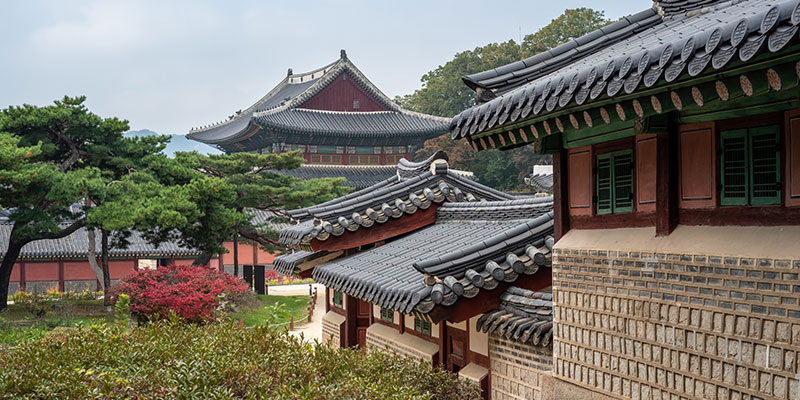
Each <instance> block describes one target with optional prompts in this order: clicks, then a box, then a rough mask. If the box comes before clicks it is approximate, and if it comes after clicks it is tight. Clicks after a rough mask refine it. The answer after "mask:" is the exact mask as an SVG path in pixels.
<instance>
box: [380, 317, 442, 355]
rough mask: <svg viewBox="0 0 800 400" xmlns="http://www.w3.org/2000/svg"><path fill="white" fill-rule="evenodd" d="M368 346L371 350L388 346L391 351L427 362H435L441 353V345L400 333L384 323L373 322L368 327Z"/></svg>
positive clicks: (384, 348) (383, 348)
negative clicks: (435, 358)
mask: <svg viewBox="0 0 800 400" xmlns="http://www.w3.org/2000/svg"><path fill="white" fill-rule="evenodd" d="M367 347H369V348H370V350H372V349H378V350H386V349H387V348H388V349H389V351H394V352H396V353H399V354H403V355H405V356H408V357H413V358H418V359H421V360H423V361H426V362H433V360H434V357H435V356H436V355H437V354H438V353H439V345H437V344H435V343H431V342H429V341H427V340H424V339H422V338H419V337H416V336H414V335H411V334H408V333H404V334H400V333H399V332H398V331H397V329H394V328H392V327H389V326H386V325H382V324H372V325H370V327H369V328H367Z"/></svg>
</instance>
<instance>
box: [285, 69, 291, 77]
mask: <svg viewBox="0 0 800 400" xmlns="http://www.w3.org/2000/svg"><path fill="white" fill-rule="evenodd" d="M286 76H292V69H291V68H289V70H288V71H286Z"/></svg>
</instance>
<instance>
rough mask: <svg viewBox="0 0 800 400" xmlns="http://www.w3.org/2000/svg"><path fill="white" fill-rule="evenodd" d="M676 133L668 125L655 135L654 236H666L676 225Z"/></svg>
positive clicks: (675, 126) (674, 128)
mask: <svg viewBox="0 0 800 400" xmlns="http://www.w3.org/2000/svg"><path fill="white" fill-rule="evenodd" d="M677 155H678V132H677V125H676V124H674V123H669V124H668V125H667V131H666V132H665V133H659V134H658V135H656V158H657V160H656V236H668V235H669V234H670V233H672V231H673V230H674V229H675V227H676V226H677V225H678V159H677Z"/></svg>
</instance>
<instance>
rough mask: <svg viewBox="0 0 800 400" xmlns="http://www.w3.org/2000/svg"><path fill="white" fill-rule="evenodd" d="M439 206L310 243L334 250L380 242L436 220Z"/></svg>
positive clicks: (317, 249) (323, 248)
mask: <svg viewBox="0 0 800 400" xmlns="http://www.w3.org/2000/svg"><path fill="white" fill-rule="evenodd" d="M437 208H439V204H436V203H433V204H431V206H430V207H428V208H427V209H426V210H423V209H417V212H415V213H414V214H410V215H409V214H405V215H403V216H401V217H400V218H397V219H394V218H391V217H389V218H390V220H389V221H386V222H384V223H382V224H379V223H377V222H376V223H375V224H374V225H372V226H371V227H369V228H364V227H359V228H358V229H357V230H355V231H353V232H350V231H347V230H346V231H345V232H344V233H342V235H341V236H333V235H331V236H330V237H328V239H327V240H319V239H312V240H311V243H309V245H310V246H311V248H312V249H313V250H314V251H320V250H327V251H330V252H333V251H338V250H347V249H354V248H356V247H359V246H364V245H367V244H372V243H375V242H379V241H381V240H385V239H389V238H392V237H395V236H398V235H402V234H405V233H408V232H413V231H415V230H417V229H420V228H422V227H425V226H428V225H430V224H432V223H434V222H436V209H437Z"/></svg>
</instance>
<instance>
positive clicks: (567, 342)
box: [493, 245, 800, 400]
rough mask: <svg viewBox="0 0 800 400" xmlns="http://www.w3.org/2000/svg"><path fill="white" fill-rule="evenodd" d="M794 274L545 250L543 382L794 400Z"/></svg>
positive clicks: (797, 327)
mask: <svg viewBox="0 0 800 400" xmlns="http://www.w3.org/2000/svg"><path fill="white" fill-rule="evenodd" d="M798 273H800V259H796V260H794V259H791V260H790V259H771V258H741V257H729V256H725V255H724V254H723V255H720V254H684V253H682V252H680V251H679V250H678V249H671V250H670V252H668V253H666V252H664V253H662V252H648V251H622V250H618V249H614V248H605V249H602V248H592V249H584V248H570V247H563V245H561V246H556V249H555V250H554V258H553V288H554V293H555V297H554V314H555V327H554V354H553V356H554V365H555V371H554V377H555V378H556V379H557V380H560V381H563V382H568V383H572V384H574V385H578V386H581V387H584V388H588V389H591V390H593V391H596V392H599V393H602V394H605V395H608V396H612V397H616V398H633V399H679V398H707V399H720V400H725V399H766V398H777V399H798V398H800V380H798V376H800V375H798V373H800V307H799V306H798V303H799V301H800V281H799V280H798ZM493 369H494V368H493ZM493 379H494V378H493Z"/></svg>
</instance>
